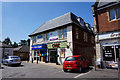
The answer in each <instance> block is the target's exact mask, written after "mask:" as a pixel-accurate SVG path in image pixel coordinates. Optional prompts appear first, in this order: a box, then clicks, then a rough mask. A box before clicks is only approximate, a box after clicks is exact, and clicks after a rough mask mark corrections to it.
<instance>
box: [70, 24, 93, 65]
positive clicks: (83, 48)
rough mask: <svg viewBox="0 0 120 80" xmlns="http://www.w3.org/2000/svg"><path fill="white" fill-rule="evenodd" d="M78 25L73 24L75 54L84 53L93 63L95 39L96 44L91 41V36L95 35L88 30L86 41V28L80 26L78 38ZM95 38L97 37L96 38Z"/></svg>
mask: <svg viewBox="0 0 120 80" xmlns="http://www.w3.org/2000/svg"><path fill="white" fill-rule="evenodd" d="M76 27H77V26H76V25H73V28H72V29H73V31H72V32H73V55H80V54H81V55H83V56H85V57H86V58H87V59H88V60H89V62H90V64H93V63H92V59H93V57H94V55H95V48H94V45H95V41H94V44H93V43H91V36H94V35H92V34H90V33H88V32H87V35H88V41H87V42H85V41H84V30H83V29H81V28H78V32H79V38H78V39H76ZM94 40H95V39H94Z"/></svg>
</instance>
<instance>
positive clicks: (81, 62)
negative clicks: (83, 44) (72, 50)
mask: <svg viewBox="0 0 120 80" xmlns="http://www.w3.org/2000/svg"><path fill="white" fill-rule="evenodd" d="M78 59H79V66H82V67H83V61H82V57H78Z"/></svg>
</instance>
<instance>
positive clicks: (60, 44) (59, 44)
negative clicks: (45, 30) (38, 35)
mask: <svg viewBox="0 0 120 80" xmlns="http://www.w3.org/2000/svg"><path fill="white" fill-rule="evenodd" d="M47 48H48V49H53V48H67V42H56V43H50V44H47Z"/></svg>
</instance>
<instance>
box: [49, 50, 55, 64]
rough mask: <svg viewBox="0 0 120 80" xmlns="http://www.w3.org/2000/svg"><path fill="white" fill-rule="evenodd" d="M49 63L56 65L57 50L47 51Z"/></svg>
mask: <svg viewBox="0 0 120 80" xmlns="http://www.w3.org/2000/svg"><path fill="white" fill-rule="evenodd" d="M49 55H50V56H49V61H50V62H51V63H56V62H57V57H56V55H57V50H50V51H49Z"/></svg>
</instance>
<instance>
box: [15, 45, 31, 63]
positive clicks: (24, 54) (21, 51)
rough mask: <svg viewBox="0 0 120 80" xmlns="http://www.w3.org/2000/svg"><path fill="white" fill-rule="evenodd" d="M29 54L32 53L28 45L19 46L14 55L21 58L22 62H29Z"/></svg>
mask: <svg viewBox="0 0 120 80" xmlns="http://www.w3.org/2000/svg"><path fill="white" fill-rule="evenodd" d="M29 52H30V46H26V45H23V46H19V47H17V48H14V49H13V55H14V56H19V57H20V59H21V60H22V61H28V60H29Z"/></svg>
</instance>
